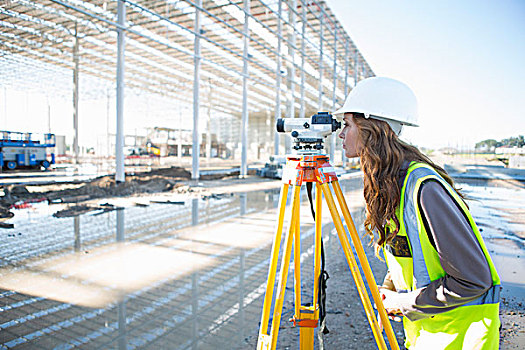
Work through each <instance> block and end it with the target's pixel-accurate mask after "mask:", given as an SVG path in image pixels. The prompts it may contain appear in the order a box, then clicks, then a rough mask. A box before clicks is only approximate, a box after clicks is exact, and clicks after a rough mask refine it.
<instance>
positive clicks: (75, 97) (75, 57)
mask: <svg viewBox="0 0 525 350" xmlns="http://www.w3.org/2000/svg"><path fill="white" fill-rule="evenodd" d="M78 49H79V42H78V29H77V23H76V22H75V43H74V45H73V64H74V67H73V129H74V132H75V134H74V136H73V154H74V156H75V164H78V163H79V161H78V93H79V88H78V70H79V57H78Z"/></svg>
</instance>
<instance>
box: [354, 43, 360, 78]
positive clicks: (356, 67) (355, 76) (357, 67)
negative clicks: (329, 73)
mask: <svg viewBox="0 0 525 350" xmlns="http://www.w3.org/2000/svg"><path fill="white" fill-rule="evenodd" d="M358 69H359V56H358V54H357V48H356V49H355V54H354V87H355V86H356V84H357V80H358V79H359V74H358V73H357V71H358Z"/></svg>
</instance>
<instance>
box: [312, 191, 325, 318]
mask: <svg viewBox="0 0 525 350" xmlns="http://www.w3.org/2000/svg"><path fill="white" fill-rule="evenodd" d="M322 200H323V195H322V193H321V187H320V186H319V183H317V182H316V184H315V255H314V295H313V299H314V300H313V303H312V304H313V306H314V310H317V303H319V302H320V300H317V296H318V294H319V291H318V289H319V283H318V281H319V275H320V274H321V272H320V270H321V240H322V225H321V216H322V211H321V209H322V204H323V202H322Z"/></svg>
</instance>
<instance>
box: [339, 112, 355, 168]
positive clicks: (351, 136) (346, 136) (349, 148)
mask: <svg viewBox="0 0 525 350" xmlns="http://www.w3.org/2000/svg"><path fill="white" fill-rule="evenodd" d="M343 123H344V127H343V130H341V133H339V138H341V139H342V140H343V149H344V151H345V155H346V156H347V157H348V158H354V157H358V154H357V145H358V141H357V126H356V125H355V123H354V120H353V116H352V113H346V114H345V116H344V118H343Z"/></svg>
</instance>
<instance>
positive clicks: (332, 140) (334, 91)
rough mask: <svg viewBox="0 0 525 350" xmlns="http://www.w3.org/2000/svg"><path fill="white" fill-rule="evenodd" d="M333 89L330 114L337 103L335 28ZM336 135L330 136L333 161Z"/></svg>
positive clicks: (335, 31)
mask: <svg viewBox="0 0 525 350" xmlns="http://www.w3.org/2000/svg"><path fill="white" fill-rule="evenodd" d="M333 80H334V89H333V91H332V112H333V111H335V107H336V106H335V104H336V102H337V96H336V88H337V27H335V28H334V71H333ZM336 139H337V134H336V133H332V134H331V135H330V141H331V142H330V159H333V160H335V159H334V155H335V141H336Z"/></svg>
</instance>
